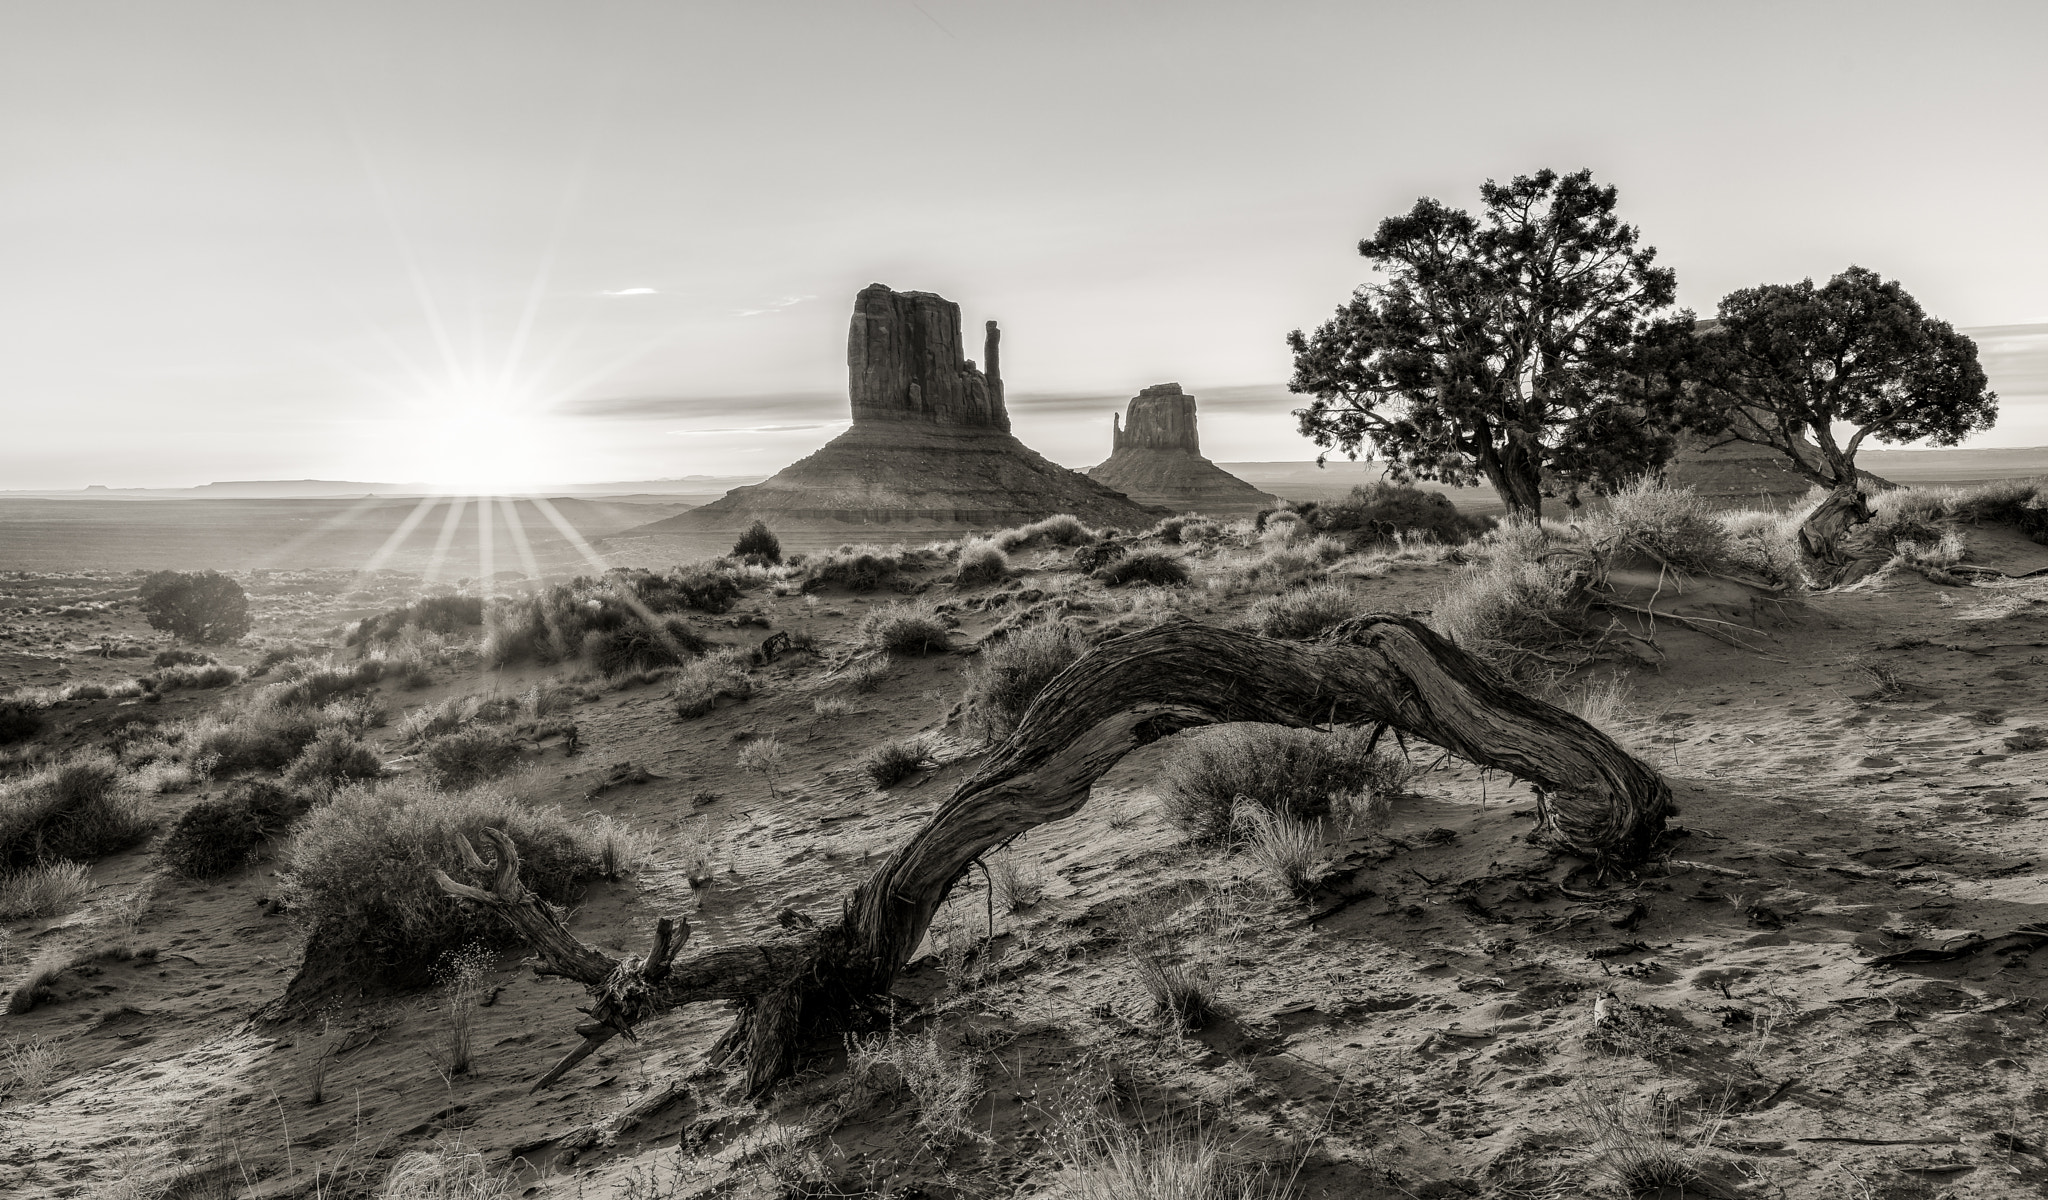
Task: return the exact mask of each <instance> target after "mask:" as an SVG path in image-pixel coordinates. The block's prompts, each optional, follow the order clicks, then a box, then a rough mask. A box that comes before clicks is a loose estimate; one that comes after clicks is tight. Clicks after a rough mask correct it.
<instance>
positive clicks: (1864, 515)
mask: <svg viewBox="0 0 2048 1200" xmlns="http://www.w3.org/2000/svg"><path fill="white" fill-rule="evenodd" d="M1869 520H1870V505H1869V504H1867V503H1866V502H1865V501H1864V498H1863V493H1862V491H1860V490H1859V489H1858V488H1857V487H1856V484H1855V483H1854V482H1853V481H1852V482H1850V483H1846V484H1840V485H1837V486H1836V488H1835V490H1834V491H1832V492H1830V493H1828V498H1827V499H1826V500H1823V501H1821V504H1820V507H1819V508H1816V509H1814V510H1813V511H1812V512H1811V513H1809V514H1808V515H1807V517H1806V519H1805V520H1804V521H1801V522H1800V523H1799V549H1800V551H1801V553H1802V554H1804V555H1805V557H1806V565H1807V569H1808V570H1809V571H1810V572H1812V574H1813V575H1814V577H1815V581H1816V582H1818V583H1819V584H1820V586H1822V587H1838V586H1840V585H1843V584H1849V583H1854V582H1856V581H1857V580H1859V579H1862V578H1863V577H1865V576H1867V575H1869V574H1870V573H1872V572H1873V571H1876V570H1877V569H1878V568H1879V567H1882V566H1883V565H1884V564H1885V563H1886V562H1888V561H1890V559H1891V548H1890V547H1889V546H1879V545H1876V544H1875V543H1874V542H1873V540H1872V539H1871V538H1870V537H1868V536H1861V535H1859V534H1858V530H1859V529H1860V528H1861V527H1862V526H1864V525H1866V524H1867V523H1868V522H1869Z"/></svg>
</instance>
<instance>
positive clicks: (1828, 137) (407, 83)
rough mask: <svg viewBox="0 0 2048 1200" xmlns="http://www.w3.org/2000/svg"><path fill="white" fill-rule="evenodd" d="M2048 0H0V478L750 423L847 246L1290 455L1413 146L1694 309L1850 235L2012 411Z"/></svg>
mask: <svg viewBox="0 0 2048 1200" xmlns="http://www.w3.org/2000/svg"><path fill="white" fill-rule="evenodd" d="M2044 45H2048V6H2043V5H2040V4H2038V3H2014V4H1993V3H1957V4H1950V5H1939V6H1937V5H1927V4H1903V3H1901V4H1891V3H1854V4H1822V3H1798V2H1787V0H1774V2H1771V3H1746V2H1741V0H1728V2H1724V3H1719V4H1714V5H1675V4H1644V3H1581V2H1554V3H1541V4H1530V3H1467V4H1459V3H1433V4H1429V5H1419V4H1411V3H1398V4H1395V3H1359V2H1357V0H1351V2H1346V3H1289V2H1285V0H1265V2H1249V3H1228V4H1225V3H1203V2H1200V0H1178V2H1173V3H1166V2H1146V3H1137V2H1117V0H1089V2H1080V0H1076V2H1064V0H1034V2H1033V3H1030V4H1018V3H1014V0H1011V2H982V0H915V2H912V0H894V2H889V0H818V2H814V3H786V2H780V0H729V2H727V0H659V2H649V3H640V2H629V0H476V2H471V0H404V2H395V3H394V2H386V0H347V2H346V3H334V2H325V0H321V2H314V0H247V2H228V0H178V2H177V3H175V4H167V3H163V2H162V0H127V2H119V3H114V2H105V0H65V2H63V3H16V4H10V5H7V6H5V7H4V8H0V428H4V429H5V431H6V432H5V436H4V437H0V488H68V487H82V486H85V485H88V484H106V485H112V486H183V485H190V484H198V483H205V482H209V481H214V480H228V479H298V478H324V479H358V480H403V481H415V480H426V481H434V482H447V483H451V484H467V483H472V482H475V483H479V484H481V483H485V482H492V483H509V482H513V481H520V480H524V481H531V482H569V481H594V480H626V479H653V478H674V477H678V476H683V475H690V474H707V475H732V474H765V473H768V472H770V471H773V470H775V469H777V468H779V467H781V466H782V465H784V464H786V463H788V462H790V461H793V460H794V459H796V458H799V457H801V456H802V455H804V454H806V453H808V452H810V451H811V450H813V449H815V448H816V447H817V446H819V445H821V444H822V443H823V442H824V441H826V440H828V439H829V438H830V437H831V436H833V435H834V434H836V433H837V432H838V431H839V430H840V429H842V428H844V422H845V417H846V407H845V406H846V400H845V387H846V378H845V371H846V368H845V331H846V323H847V319H848V316H849V314H850V312H851V308H852V302H853V296H854V293H855V292H856V291H858V290H859V289H860V288H861V287H862V286H864V285H866V284H868V283H870V282H882V283H887V284H889V285H890V286H892V287H895V288H898V289H905V290H908V289H918V290H925V291H936V292H939V293H941V294H943V295H945V296H947V297H948V298H950V299H952V300H954V301H957V302H958V303H959V304H960V305H961V307H962V309H963V317H964V318H965V320H966V322H967V323H968V327H969V328H970V329H972V328H974V326H975V325H976V324H977V323H979V322H980V321H983V320H986V319H990V318H993V319H996V320H998V321H1000V322H1001V324H1002V327H1003V331H1004V341H1003V354H1004V361H1003V368H1004V375H1005V380H1006V383H1007V386H1008V391H1009V395H1010V403H1011V409H1012V415H1013V420H1014V423H1015V427H1016V432H1017V433H1018V434H1019V436H1021V437H1023V438H1024V439H1025V440H1026V441H1027V442H1029V443H1031V444H1032V445H1033V446H1035V447H1036V448H1038V449H1039V450H1041V451H1042V452H1044V453H1045V454H1047V455H1048V456H1049V457H1052V458H1054V459H1055V460H1057V461H1060V462H1064V463H1068V464H1069V465H1077V466H1078V465H1085V464H1089V463H1093V462H1096V461H1099V460H1101V459H1102V458H1104V457H1106V456H1107V454H1108V443H1109V421H1110V414H1111V412H1113V411H1115V410H1117V409H1118V408H1119V407H1120V406H1121V402H1122V401H1123V399H1125V398H1127V397H1129V396H1132V395H1134V394H1136V392H1137V391H1138V389H1140V388H1142V387H1144V386H1146V385H1148V384H1152V383H1159V382H1166V381H1177V382H1180V383H1181V384H1183V385H1184V386H1185V387H1186V388H1187V389H1188V390H1190V391H1191V392H1193V393H1194V394H1195V395H1196V396H1197V397H1198V400H1199V402H1200V403H1201V406H1202V407H1201V412H1202V429H1203V439H1204V441H1203V446H1204V450H1205V452H1206V453H1208V454H1209V456H1210V457H1211V458H1214V459H1217V460H1219V461H1243V460H1274V459H1306V458H1311V457H1313V455H1314V447H1313V446H1312V445H1310V444H1309V443H1308V442H1307V441H1305V440H1304V439H1302V438H1301V437H1300V436H1299V435H1298V434H1296V433H1295V431H1294V428H1293V421H1292V419H1291V418H1290V417H1289V415H1288V410H1289V409H1290V408H1291V407H1294V406H1295V405H1297V404H1298V403H1299V401H1298V400H1296V399H1292V398H1290V397H1289V396H1288V395H1287V394H1286V391H1285V382H1286V379H1287V376H1288V373H1289V366H1290V359H1289V354H1288V351H1287V348H1286V344H1285V336H1286V334H1287V332H1288V331H1289V330H1290V329H1294V328H1297V327H1313V326H1314V325H1315V324H1317V323H1319V322H1320V321H1322V320H1323V319H1325V318H1326V317H1327V316H1328V315H1329V314H1330V312H1331V311H1332V310H1333V309H1334V308H1335V307H1337V306H1338V305H1339V304H1341V303H1342V302H1343V301H1344V300H1345V299H1346V297H1347V296H1348V294H1349V293H1350V291H1351V289H1352V288H1353V287H1355V286H1357V285H1358V284H1359V283H1361V282H1363V281H1364V280H1365V278H1366V273H1365V263H1364V261H1363V260H1362V259H1360V258H1359V257H1358V255H1357V252H1356V244H1357V241H1358V239H1359V238H1360V237H1361V236H1364V235H1366V234H1368V233H1370V232H1371V230H1372V228H1373V227H1374V226H1375V225H1376V224H1377V223H1378V221H1379V220H1380V219H1381V218H1383V217H1385V216H1388V215H1392V214H1394V213H1398V212H1402V211H1405V210H1406V209H1407V208H1408V207H1409V206H1411V205H1412V204H1413V203H1414V201H1415V200H1416V199H1417V198H1418V197H1421V196H1425V195H1428V196H1435V197H1438V198H1440V199H1443V200H1445V201H1447V202H1450V203H1454V204H1458V205H1460V206H1468V207H1469V206H1472V205H1474V204H1475V203H1476V199H1477V190H1478V187H1479V184H1480V183H1481V182H1482V181H1483V180H1486V179H1489V178H1495V179H1501V180H1506V179H1507V178H1509V177H1511V176H1513V175H1516V174H1521V173H1527V172H1529V171H1532V170H1535V169H1537V168H1540V167H1544V166H1550V167H1554V168H1557V169H1559V170H1571V169H1576V168H1578V167H1590V168H1591V169H1592V170H1593V171H1594V173H1595V175H1596V176H1597V177H1598V178H1599V179H1600V180H1602V181H1603V182H1607V183H1612V184H1614V185H1616V186H1617V187H1618V188H1619V189H1620V195H1621V199H1620V209H1621V213H1622V215H1623V217H1624V218H1625V219H1627V220H1629V221H1630V222H1632V223H1634V224H1635V225H1637V226H1638V227H1639V228H1640V229H1641V230H1642V231H1643V235H1644V238H1645V240H1646V241H1647V242H1649V243H1650V244H1652V245H1654V246H1656V247H1658V249H1659V253H1660V261H1662V262H1664V263H1665V264H1667V265H1670V266H1672V267H1674V268H1675V269H1676V270H1677V273H1678V279H1679V293H1680V302H1681V303H1682V304H1684V305H1686V306H1689V307H1691V308H1693V309H1695V310H1696V311H1698V312H1700V313H1701V314H1702V315H1707V314H1710V313H1711V312H1712V310H1713V307H1714V304H1715V302H1716V301H1717V300H1718V299H1719V297H1721V296H1722V295H1724V294H1725V293H1727V292H1729V291H1731V290H1733V289H1735V288H1739V287H1746V286H1752V285H1755V284H1759V283H1766V282H1781V281H1792V280H1797V279H1799V278H1802V277H1807V276H1812V277H1815V278H1825V277H1827V276H1828V275H1831V274H1833V273H1835V272H1837V271H1840V270H1841V269H1842V268H1844V267H1846V266H1848V265H1849V264H1851V263H1855V264H1860V265H1862V266H1865V267H1868V268H1871V269H1873V270H1876V271H1878V272H1880V273H1881V274H1883V275H1885V276H1887V277H1889V278H1896V279H1899V280H1900V281H1902V282H1903V283H1904V284H1905V285H1906V287H1907V288H1908V290H1909V291H1911V292H1912V293H1913V294H1914V295H1915V296H1916V297H1918V298H1919V300H1920V301H1921V303H1922V304H1923V305H1924V306H1925V307H1926V308H1927V309H1928V310H1929V311H1930V312H1932V313H1934V314H1935V315H1937V316H1940V317H1942V318H1944V319H1946V320H1949V321H1950V322H1952V323H1953V324H1955V325H1956V326H1958V327H1960V328H1964V329H1966V330H1969V331H1972V332H1973V335H1974V336H1976V337H1977V338H1978V340H1979V345H1980V348H1981V350H1982V354H1983V359H1984V363H1985V366H1986V369H1987V371H1988V372H1989V373H1990V375H1991V377H1992V381H1993V385H1994V387H1995V388H1997V389H1998V390H1999V391H2000V393H2001V395H2002V398H2003V411H2004V416H2003V418H2002V419H2001V421H2000V423H1999V425H1998V426H1997V428H1995V429H1994V430H1992V431H1991V432H1990V433H1988V434H1986V435H1984V436H1981V437H1979V438H1977V439H1975V440H1974V441H1973V442H1972V443H1970V444H1973V445H1998V446H2015V445H2048V221H2043V220H2042V216H2041V213H2042V207H2041V197H2042V196H2043V195H2044V194H2048V126H2044V125H2043V124H2042V123H2041V121H2040V114H2041V113H2043V112H2048V72H2043V71H2042V70H2041V69H2040V66H2039V56H2040V52H2041V48H2042V47H2043V46H2044Z"/></svg>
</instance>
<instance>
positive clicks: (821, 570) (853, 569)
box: [803, 546, 904, 592]
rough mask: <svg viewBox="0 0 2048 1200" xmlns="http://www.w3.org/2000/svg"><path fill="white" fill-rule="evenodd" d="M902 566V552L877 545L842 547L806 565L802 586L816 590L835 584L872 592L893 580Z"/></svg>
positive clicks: (854, 589) (806, 589)
mask: <svg viewBox="0 0 2048 1200" xmlns="http://www.w3.org/2000/svg"><path fill="white" fill-rule="evenodd" d="M903 567H904V560H903V556H902V555H900V554H896V553H892V552H890V551H887V550H883V549H881V548H880V547H878V546H841V547H840V548H839V549H837V550H834V551H832V552H831V553H830V554H822V555H819V556H818V557H816V558H813V559H811V560H809V561H808V562H807V563H806V564H805V566H804V582H803V589H804V590H805V591H807V592H808V591H815V590H816V589H817V588H819V587H822V586H824V585H825V584H828V583H836V584H840V585H841V586H843V587H846V588H849V589H851V590H853V591H856V592H871V591H873V590H875V589H876V588H878V587H880V586H882V585H883V584H884V583H887V582H889V581H890V580H892V579H894V578H895V577H896V575H897V574H898V573H899V572H900V571H902V570H903Z"/></svg>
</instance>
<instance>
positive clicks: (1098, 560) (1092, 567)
mask: <svg viewBox="0 0 2048 1200" xmlns="http://www.w3.org/2000/svg"><path fill="white" fill-rule="evenodd" d="M1129 552H1130V549H1129V547H1127V546H1125V545H1124V544H1123V543H1122V542H1119V541H1117V540H1116V539H1114V538H1110V537H1104V538H1102V539H1101V540H1099V541H1093V542H1089V543H1088V544H1087V545H1085V546H1078V547H1075V549H1074V569H1075V570H1076V571H1079V572H1081V573H1082V574H1084V575H1092V574H1094V573H1095V572H1097V571H1099V570H1101V569H1102V568H1104V567H1106V566H1108V565H1109V564H1111V563H1113V562H1115V561H1116V560H1117V559H1119V558H1122V557H1123V556H1124V555H1125V554H1128V553H1129Z"/></svg>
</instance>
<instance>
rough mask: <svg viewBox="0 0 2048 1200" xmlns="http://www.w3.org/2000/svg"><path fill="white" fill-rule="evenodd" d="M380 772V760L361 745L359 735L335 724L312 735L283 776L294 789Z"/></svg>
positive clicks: (329, 785) (358, 779) (369, 776)
mask: <svg viewBox="0 0 2048 1200" xmlns="http://www.w3.org/2000/svg"><path fill="white" fill-rule="evenodd" d="M383 774H384V764H383V762H382V761H380V760H379V759H378V758H377V755H376V753H375V752H374V751H372V750H371V749H370V748H369V747H368V746H365V745H364V744H363V741H362V738H361V736H360V735H359V734H356V733H352V732H350V731H349V730H348V729H346V728H344V727H342V726H341V725H338V724H337V725H336V726H335V727H333V728H329V729H323V730H321V731H320V732H319V733H318V734H316V735H314V738H313V740H312V741H311V742H308V743H307V744H306V748H305V749H304V750H303V751H301V752H300V753H299V757H298V758H297V759H296V760H295V761H294V762H293V763H292V765H291V766H290V767H289V768H288V769H287V770H286V771H285V776H284V778H285V782H286V783H288V784H290V785H291V786H293V787H296V788H332V787H338V786H340V785H341V784H345V783H360V782H362V781H363V780H366V779H376V778H378V777H380V776H382V775H383Z"/></svg>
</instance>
